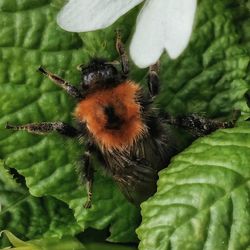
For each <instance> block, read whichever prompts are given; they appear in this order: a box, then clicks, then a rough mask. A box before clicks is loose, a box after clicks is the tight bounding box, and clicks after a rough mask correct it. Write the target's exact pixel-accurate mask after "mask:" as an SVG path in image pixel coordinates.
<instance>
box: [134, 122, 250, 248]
mask: <svg viewBox="0 0 250 250" xmlns="http://www.w3.org/2000/svg"><path fill="white" fill-rule="evenodd" d="M249 163H250V125H249V123H246V124H244V126H243V125H242V127H238V128H233V129H226V130H220V131H217V132H215V133H213V134H212V135H210V136H208V137H205V138H202V139H199V140H197V141H196V142H195V143H193V145H192V146H190V147H189V148H188V149H186V150H185V151H184V152H182V153H181V154H179V155H178V156H176V157H175V158H174V160H173V161H172V163H171V164H170V166H169V167H168V168H167V169H164V170H162V171H161V172H160V179H159V181H158V190H157V193H156V194H155V195H154V196H153V197H151V198H150V199H149V200H148V201H146V202H144V203H143V204H142V217H143V221H142V224H141V226H140V227H139V228H138V229H137V233H138V235H139V238H140V239H141V243H140V247H139V249H141V250H146V249H155V250H164V249H180V250H181V249H185V250H187V249H190V250H191V249H192V250H200V249H207V250H210V249H211V250H214V249H220V250H223V249H225V250H226V249H234V250H237V249H246V248H247V247H249V246H250V237H249V235H250V202H249V197H250V164H249Z"/></svg>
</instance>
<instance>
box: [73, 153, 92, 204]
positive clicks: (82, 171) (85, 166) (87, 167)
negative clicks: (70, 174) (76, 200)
mask: <svg viewBox="0 0 250 250" xmlns="http://www.w3.org/2000/svg"><path fill="white" fill-rule="evenodd" d="M76 171H77V174H78V176H79V180H80V182H81V183H82V184H85V183H86V188H87V201H86V203H85V204H84V207H85V208H90V207H91V201H92V189H93V182H94V168H93V166H92V162H91V149H87V150H86V151H85V152H84V156H83V159H82V162H81V164H79V165H78V166H77V169H76Z"/></svg>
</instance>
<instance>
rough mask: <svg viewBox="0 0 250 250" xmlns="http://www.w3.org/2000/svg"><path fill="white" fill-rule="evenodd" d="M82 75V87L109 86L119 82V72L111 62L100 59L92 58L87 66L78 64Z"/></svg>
mask: <svg viewBox="0 0 250 250" xmlns="http://www.w3.org/2000/svg"><path fill="white" fill-rule="evenodd" d="M78 70H80V71H81V75H82V83H81V84H82V88H83V89H86V88H96V87H109V86H111V85H114V84H116V83H119V81H120V79H121V75H120V73H119V72H118V71H117V69H116V68H115V67H114V65H113V64H112V63H109V62H107V61H105V60H102V59H93V60H92V61H91V62H90V63H89V64H88V65H87V66H84V65H79V66H78Z"/></svg>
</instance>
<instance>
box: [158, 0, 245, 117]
mask: <svg viewBox="0 0 250 250" xmlns="http://www.w3.org/2000/svg"><path fill="white" fill-rule="evenodd" d="M249 34H250V18H249V0H220V1H213V0H200V1H199V4H198V8H197V13H196V20H195V26H194V31H193V34H192V37H191V41H190V44H189V46H188V48H187V49H186V50H185V52H184V53H183V54H182V56H180V57H179V58H178V59H177V60H175V61H172V60H170V59H167V58H166V57H163V61H162V74H161V79H162V83H163V85H162V91H161V95H160V98H159V103H160V105H161V106H162V107H163V108H164V109H165V110H166V111H169V112H172V113H173V114H176V113H179V114H183V113H190V112H196V113H203V112H205V113H206V114H207V115H208V116H212V117H221V116H226V115H228V114H229V113H230V112H231V111H232V110H233V109H240V110H241V111H242V112H249V108H248V107H247V105H246V102H245V99H244V98H243V96H244V93H245V92H246V91H247V90H248V89H250V76H249V65H250V35H249Z"/></svg>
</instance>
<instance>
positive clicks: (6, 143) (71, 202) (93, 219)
mask: <svg viewBox="0 0 250 250" xmlns="http://www.w3.org/2000/svg"><path fill="white" fill-rule="evenodd" d="M60 2H61V1H60ZM60 2H59V1H58V0H56V1H52V0H41V1H37V0H23V1H19V0H12V1H10V0H0V23H1V24H3V25H2V26H1V29H0V92H1V95H0V104H1V109H0V129H1V131H0V158H1V159H5V160H6V165H7V166H8V167H12V168H16V169H17V170H18V172H19V173H20V174H22V175H23V176H24V177H25V179H26V184H27V186H28V187H29V191H30V193H31V194H32V195H33V196H39V197H41V196H48V195H49V196H53V197H55V198H56V199H60V200H62V201H64V202H66V203H67V204H68V206H69V208H71V209H73V211H74V216H75V218H76V220H77V222H78V223H79V225H80V227H81V229H82V230H84V229H85V228H87V227H93V228H96V229H103V228H105V227H108V226H109V227H110V231H111V236H110V237H109V240H110V241H122V242H130V241H136V240H137V237H136V234H135V228H136V227H137V226H138V224H139V221H140V214H139V209H138V208H135V207H134V206H133V205H131V204H129V203H128V202H127V201H126V199H125V198H124V197H123V195H122V194H121V192H120V191H119V189H118V188H117V187H116V185H115V184H114V183H113V181H112V180H111V179H110V178H109V177H105V176H103V173H100V171H98V172H97V173H96V174H95V183H94V195H93V207H92V208H91V209H88V210H86V209H84V208H83V204H84V203H85V200H86V190H85V187H84V186H81V185H80V184H79V183H78V182H77V176H76V174H75V170H74V168H75V164H76V162H77V161H78V159H79V158H80V156H81V155H82V153H83V151H84V148H82V147H81V146H79V144H78V143H77V142H76V141H73V140H65V138H61V137H60V136H58V135H49V136H35V135H30V134H28V133H26V132H18V133H16V132H13V131H7V130H5V129H4V126H5V123H6V122H7V121H9V122H10V123H13V124H24V123H28V122H39V121H64V122H68V123H74V122H73V117H72V112H73V110H74V106H75V104H76V103H75V101H73V100H72V99H71V98H70V97H69V96H67V95H66V94H65V93H64V92H63V91H62V90H61V89H60V88H58V87H57V86H55V85H54V84H53V83H52V82H51V81H49V80H48V79H46V78H45V77H43V76H42V75H41V74H39V73H38V72H37V68H38V67H39V65H44V67H46V68H47V69H49V70H50V71H52V72H55V73H57V74H59V75H61V76H62V77H63V78H65V79H68V80H69V81H71V82H73V83H78V82H80V75H79V72H78V71H77V70H76V66H77V65H79V64H81V63H87V62H88V60H89V58H90V57H91V56H99V57H106V58H108V59H109V60H111V59H115V58H116V57H117V54H116V52H115V48H114V37H115V32H114V30H115V28H116V26H117V25H119V27H121V28H122V30H123V31H124V32H123V35H124V38H125V40H126V39H127V37H128V35H129V30H130V26H131V25H130V24H131V23H132V22H133V21H134V20H135V13H131V14H129V15H128V16H127V17H126V18H125V19H123V20H119V21H118V23H117V24H116V26H113V27H111V28H109V29H107V30H105V31H99V32H94V33H87V34H81V35H78V34H74V33H68V32H65V31H63V30H61V29H60V28H59V27H58V26H57V24H56V22H55V20H56V14H57V12H58V9H57V8H58V7H59V5H60ZM97 168H102V166H101V167H97ZM13 220H14V222H13V223H17V221H15V218H13ZM65 229H66V228H65ZM22 232H23V233H25V232H24V231H22V230H21V231H20V233H22ZM26 236H27V235H26ZM28 236H29V235H28Z"/></svg>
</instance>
